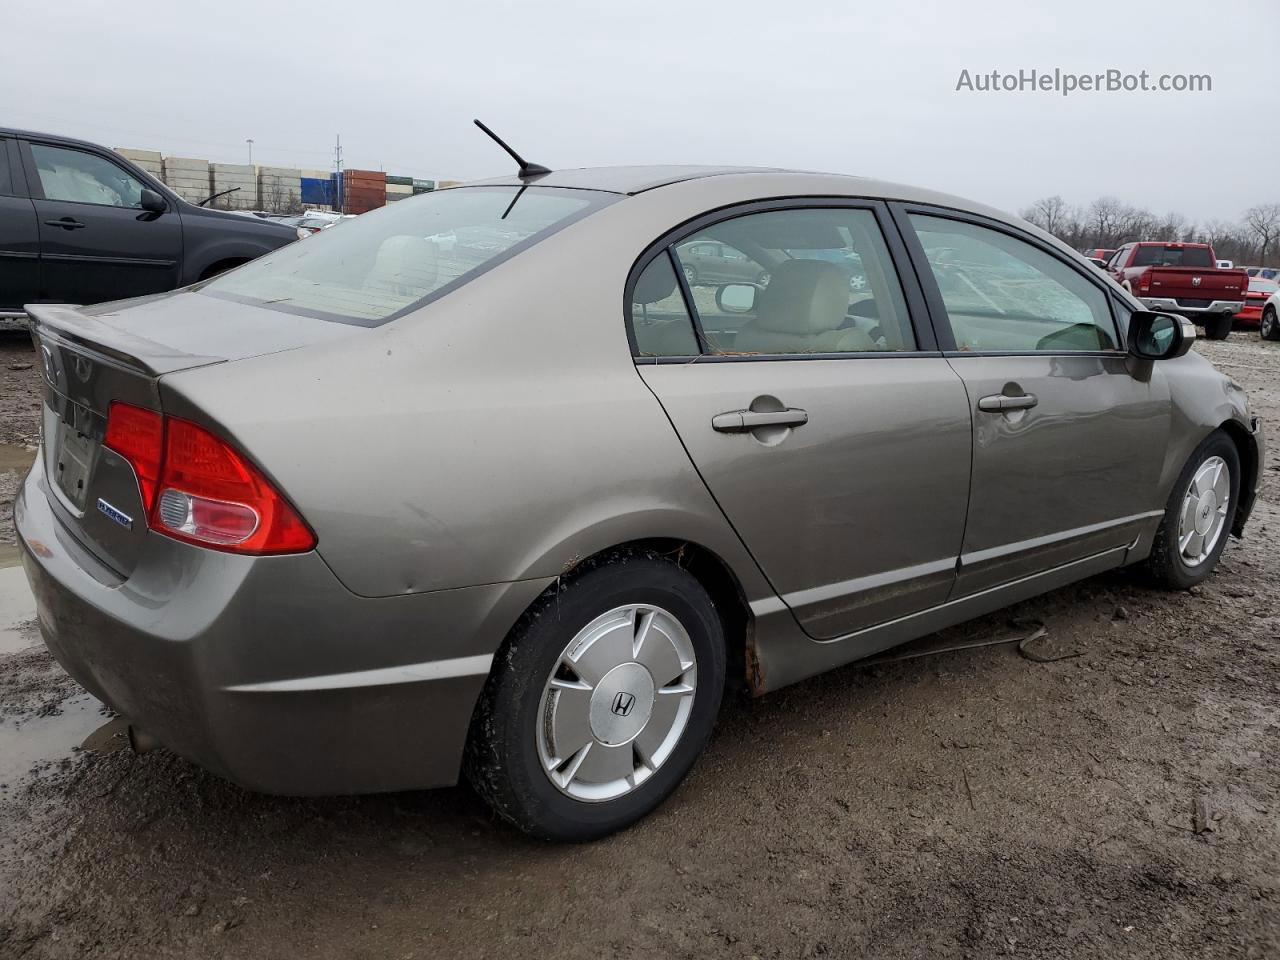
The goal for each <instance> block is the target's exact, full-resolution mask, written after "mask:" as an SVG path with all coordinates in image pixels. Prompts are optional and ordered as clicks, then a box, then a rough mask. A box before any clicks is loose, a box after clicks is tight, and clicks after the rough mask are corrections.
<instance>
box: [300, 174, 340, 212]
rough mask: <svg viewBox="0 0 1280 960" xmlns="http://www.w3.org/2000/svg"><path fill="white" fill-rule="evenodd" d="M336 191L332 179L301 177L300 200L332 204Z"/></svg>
mask: <svg viewBox="0 0 1280 960" xmlns="http://www.w3.org/2000/svg"><path fill="white" fill-rule="evenodd" d="M336 195H337V191H336V190H335V189H334V186H333V179H332V178H330V179H328V180H321V179H319V178H318V177H316V178H313V177H303V178H302V202H303V203H315V204H323V205H324V206H333V205H334V200H335V198H336Z"/></svg>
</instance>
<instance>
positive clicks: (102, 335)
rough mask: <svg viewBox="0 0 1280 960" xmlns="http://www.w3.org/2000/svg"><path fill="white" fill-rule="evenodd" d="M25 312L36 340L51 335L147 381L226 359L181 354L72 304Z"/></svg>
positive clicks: (36, 305)
mask: <svg viewBox="0 0 1280 960" xmlns="http://www.w3.org/2000/svg"><path fill="white" fill-rule="evenodd" d="M24 309H25V310H26V311H27V316H28V317H30V318H31V333H32V335H33V336H34V337H36V338H37V339H43V338H44V337H45V336H46V335H51V336H53V337H54V338H56V339H58V340H62V341H64V342H66V343H68V344H70V345H72V346H74V347H77V348H80V349H83V350H87V351H89V352H91V353H95V354H97V355H98V356H100V357H102V358H103V359H104V360H108V361H111V362H113V363H115V364H117V365H120V366H124V367H128V368H129V369H130V370H133V371H136V372H137V373H140V374H142V375H143V376H145V377H148V378H150V379H155V378H157V377H161V376H164V375H165V374H166V373H173V372H174V371H176V370H186V369H188V368H190V367H202V366H206V365H208V364H211V363H222V362H223V361H224V360H225V359H226V358H225V357H204V356H200V355H198V354H192V353H183V352H182V351H181V350H176V349H174V348H173V347H169V346H165V345H164V344H162V343H156V342H155V341H154V340H148V339H146V338H145V337H140V336H138V335H137V334H136V333H130V332H129V331H127V330H121V329H120V328H119V327H117V326H114V325H113V324H111V322H110V316H111V315H110V314H104V315H103V316H100V317H91V316H88V315H86V314H84V313H81V312H80V310H79V308H78V307H76V306H74V305H72V304H67V303H30V304H27V305H26V307H25V308H24Z"/></svg>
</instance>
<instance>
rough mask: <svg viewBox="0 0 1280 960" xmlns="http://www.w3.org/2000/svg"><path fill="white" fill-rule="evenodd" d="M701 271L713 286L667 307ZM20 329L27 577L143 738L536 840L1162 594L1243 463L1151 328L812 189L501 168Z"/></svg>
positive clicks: (935, 206)
mask: <svg viewBox="0 0 1280 960" xmlns="http://www.w3.org/2000/svg"><path fill="white" fill-rule="evenodd" d="M711 245H715V249H716V251H717V256H719V257H721V258H722V259H726V260H732V261H733V262H734V263H735V264H736V265H737V266H738V273H737V274H736V275H735V276H736V277H741V279H735V278H729V282H711V281H708V280H706V279H705V278H703V279H699V281H698V282H697V283H694V284H691V283H690V282H689V276H690V273H691V272H690V271H687V270H686V269H685V267H686V266H688V265H689V264H688V263H686V260H689V259H690V258H692V257H696V256H697V254H696V253H690V251H692V250H697V249H703V250H705V249H708V248H709V247H710V246H711ZM851 265H853V266H851ZM851 271H852V272H856V273H857V275H858V276H859V277H861V278H862V282H861V283H853V282H851V280H850V277H851V276H852V275H853V273H852V272H851ZM692 275H693V276H695V277H696V276H697V267H696V266H695V268H694V270H693V271H692ZM29 309H30V314H31V317H32V321H33V323H32V329H33V335H34V337H35V340H36V342H37V344H38V347H39V351H40V356H41V358H42V362H43V364H44V370H45V384H44V400H45V405H44V413H43V416H44V424H43V428H44V429H43V444H42V449H41V455H40V457H39V458H38V462H37V463H36V465H35V467H34V468H33V469H32V472H31V474H30V476H28V477H27V479H26V482H25V486H24V488H23V490H22V493H21V496H20V498H19V500H18V502H17V506H16V511H15V512H16V523H17V527H18V531H19V533H20V536H21V542H22V544H23V547H24V562H25V565H26V569H27V573H28V576H29V577H30V580H31V583H32V585H33V587H34V589H35V593H36V597H37V601H38V606H39V618H40V626H41V629H42V631H43V633H44V637H45V640H46V642H47V643H48V645H49V648H50V649H51V650H52V651H53V653H54V655H55V656H56V657H57V658H58V660H59V661H60V662H61V663H62V664H63V665H64V666H65V667H66V669H67V670H68V671H69V672H70V673H71V674H72V675H73V676H74V677H76V678H77V679H78V680H79V681H80V682H81V683H83V684H84V686H86V687H87V688H88V689H89V690H91V691H92V692H93V693H94V694H95V695H97V696H98V697H100V698H101V699H102V700H103V701H105V702H106V703H108V704H109V705H110V706H111V707H112V708H114V709H115V710H116V711H118V712H119V713H120V714H121V715H122V716H123V717H125V718H127V719H128V721H129V722H130V723H131V724H132V725H133V727H134V730H135V740H136V741H137V743H138V744H140V745H146V744H149V743H159V744H162V745H164V746H166V747H168V748H170V749H172V750H174V751H177V752H178V753H180V754H182V755H183V756H186V757H188V758H190V759H191V760H193V761H195V762H197V763H200V764H203V765H205V766H206V767H208V768H210V769H211V770H214V771H216V772H217V773H219V774H221V775H223V776H225V777H228V778H230V779H232V780H234V781H236V782H238V783H241V784H243V785H244V786H246V787H249V788H252V789H255V790H262V791H269V792H275V793H290V794H319V793H350V792H358V791H384V790H404V789H415V788H422V787H432V786H439V785H445V784H452V783H454V782H456V781H457V779H458V777H459V776H460V775H461V774H463V773H465V774H466V775H467V776H468V777H469V778H470V780H471V782H472V783H474V784H475V786H476V787H477V789H478V790H479V792H480V793H481V795H483V796H484V797H485V798H486V799H487V800H488V801H489V802H490V803H491V804H492V805H493V807H494V809H495V810H497V811H498V813H499V814H501V815H502V816H503V817H505V818H507V819H508V820H510V821H511V822H513V823H514V824H516V825H518V826H519V827H521V828H523V829H525V830H527V831H530V832H531V833H534V834H537V835H539V836H544V837H551V838H560V839H585V838H590V837H595V836H600V835H602V834H605V833H607V832H609V831H612V830H616V829H618V828H620V827H623V826H626V825H627V824H630V823H632V822H634V821H635V820H637V819H638V818H640V817H641V816H643V815H644V814H646V813H648V812H649V811H651V810H653V809H654V808H655V807H656V806H658V804H660V803H661V802H662V801H663V799H664V798H666V797H667V796H668V795H669V794H670V793H671V792H672V791H673V790H674V789H675V788H676V786H677V785H678V784H679V783H680V781H681V779H682V778H683V777H684V776H685V774H686V773H687V772H688V771H689V769H690V767H691V766H692V765H693V763H694V761H695V760H696V758H697V756H698V754H699V753H700V752H701V751H702V749H703V747H704V745H705V744H706V742H707V738H708V736H709V735H710V733H711V729H712V726H713V723H714V721H715V717H716V713H717V711H718V709H719V706H720V701H721V696H722V692H723V691H724V689H725V687H726V684H728V685H729V686H731V687H735V688H740V687H745V688H747V689H748V690H749V691H750V692H751V693H752V694H762V693H765V692H767V691H769V690H773V689H776V688H778V687H781V686H783V685H785V684H789V683H793V682H795V681H797V680H801V679H803V678H805V677H808V676H811V675H813V674H815V673H818V672H820V671H823V670H827V669H830V668H832V667H835V666H838V665H841V664H845V663H848V662H850V661H853V660H857V659H859V658H862V657H866V656H868V655H870V654H874V653H876V652H877V651H880V650H883V649H885V648H886V647H890V646H892V645H894V644H898V643H902V642H904V641H906V640H910V639H912V638H914V637H919V636H921V635H923V634H927V633H929V632H931V631H934V630H937V629H939V628H941V627H944V626H947V625H949V624H954V623H956V622H958V621H961V620H964V619H966V618H969V617H973V616H975V615H978V614H982V613H985V612H987V611H990V610H993V609H995V608H998V607H1001V606H1003V605H1006V604H1009V603H1013V602H1015V601H1018V600H1022V599H1024V598H1026V597H1029V596H1032V595H1034V594H1037V593H1040V592H1043V591H1046V590H1051V589H1053V588H1055V587H1059V586H1061V585H1063V584H1066V583H1069V582H1071V581H1074V580H1078V579H1080V578H1082V577H1087V576H1089V575H1091V574H1095V573H1098V572H1100V571H1103V570H1107V569H1109V568H1112V567H1118V566H1122V565H1125V564H1134V563H1138V562H1145V563H1146V564H1147V565H1148V567H1149V569H1150V571H1151V574H1152V578H1153V580H1154V581H1155V582H1156V583H1158V584H1161V585H1164V586H1167V587H1173V588H1180V587H1187V586H1189V585H1191V584H1194V583H1197V582H1199V581H1200V580H1202V579H1203V578H1204V577H1206V576H1208V575H1209V573H1210V572H1211V571H1212V570H1213V568H1214V565H1215V564H1216V563H1217V560H1218V557H1219V555H1220V554H1221V552H1222V550H1223V549H1224V547H1225V545H1226V543H1227V540H1228V536H1229V534H1232V533H1234V534H1236V535H1240V534H1241V533H1242V532H1243V529H1244V525H1245V522H1246V520H1247V518H1248V516H1249V512H1250V509H1251V508H1252V505H1253V499H1254V490H1255V486H1256V484H1257V477H1258V464H1259V463H1260V462H1261V460H1262V432H1261V430H1260V428H1259V425H1258V422H1257V418H1256V417H1255V416H1253V415H1252V413H1251V412H1250V409H1249V404H1248V401H1247V399H1246V397H1245V395H1244V393H1243V391H1242V390H1241V389H1240V387H1239V386H1238V385H1237V384H1235V383H1234V382H1233V381H1232V380H1231V379H1229V378H1228V377H1226V376H1224V375H1222V374H1221V373H1219V372H1218V371H1216V370H1215V369H1214V368H1213V367H1212V366H1211V365H1210V364H1209V363H1208V362H1207V361H1206V360H1204V359H1203V358H1202V357H1200V356H1198V355H1197V354H1196V353H1194V352H1188V349H1189V347H1190V345H1191V341H1192V339H1193V338H1194V330H1193V328H1191V327H1190V326H1189V325H1188V324H1187V323H1185V322H1183V321H1181V320H1180V319H1178V318H1176V317H1169V316H1163V315H1159V314H1153V313H1149V312H1145V311H1144V310H1143V307H1142V304H1140V303H1139V302H1137V301H1136V300H1134V299H1133V298H1132V297H1130V296H1129V295H1128V294H1126V293H1125V292H1124V291H1123V290H1121V289H1120V288H1119V287H1118V286H1116V285H1115V284H1114V283H1112V282H1111V281H1110V280H1109V279H1108V278H1106V277H1105V276H1103V275H1102V274H1101V273H1100V272H1099V271H1098V270H1097V269H1095V268H1094V267H1093V266H1092V265H1091V264H1090V263H1089V261H1087V260H1086V259H1084V258H1083V257H1081V256H1079V255H1078V254H1076V253H1075V252H1073V251H1072V250H1069V249H1067V248H1066V247H1064V246H1063V245H1062V244H1061V243H1059V242H1057V241H1056V240H1054V239H1052V238H1051V237H1049V236H1047V235H1045V234H1044V233H1042V232H1040V231H1038V230H1036V229H1035V228H1033V227H1031V226H1030V225H1028V224H1026V223H1023V222H1021V221H1019V220H1016V219H1012V218H1009V217H1007V216H1005V215H1002V214H1000V213H998V212H996V211H994V210H990V209H987V208H984V207H981V206H979V205H976V204H973V203H969V202H966V201H964V200H960V199H957V198H955V197H949V196H944V195H940V194H936V193H932V192H929V191H925V190H918V189H913V188H909V187H903V186H897V185H893V184H888V183H879V182H875V181H871V180H864V179H858V178H852V177H843V176H828V175H819V174H808V173H805V174H802V173H791V172H785V171H777V170H746V169H719V168H700V167H669V168H617V169H595V170H592V169H587V170H572V171H563V172H554V173H550V172H547V173H536V172H532V171H526V175H525V176H523V177H521V176H516V177H511V178H507V179H500V180H496V181H491V182H485V183H477V184H471V185H466V186H462V187H458V188H453V189H449V190H443V191H439V192H437V193H433V194H426V195H422V196H418V197H414V198H412V199H409V200H405V201H402V202H399V203H396V204H393V205H390V206H389V207H387V208H385V209H382V210H378V211H376V212H373V213H370V214H366V215H364V216H361V217H359V218H356V219H354V220H350V221H347V222H345V223H344V224H343V225H342V226H341V228H339V229H336V230H330V231H325V232H323V233H320V234H318V235H316V236H314V237H312V238H310V239H308V240H306V241H304V242H301V243H296V244H292V245H289V246H287V247H284V248H282V249H280V250H277V251H274V252H273V253H270V254H268V255H266V256H264V257H262V258H261V259H259V260H257V261H255V262H253V263H250V264H247V265H245V266H243V267H240V268H238V269H236V270H233V271H231V272H229V273H226V274H224V275H222V276H219V277H217V278H215V279H213V280H211V281H208V282H204V283H201V284H197V285H195V286H192V287H188V288H185V289H183V290H179V291H176V292H173V293H169V294H162V295H156V296H152V297H147V298H144V299H139V300H133V301H124V302H119V303H112V304H105V305H100V306H96V307H74V306H52V305H47V304H45V305H32V306H31V307H30V308H29Z"/></svg>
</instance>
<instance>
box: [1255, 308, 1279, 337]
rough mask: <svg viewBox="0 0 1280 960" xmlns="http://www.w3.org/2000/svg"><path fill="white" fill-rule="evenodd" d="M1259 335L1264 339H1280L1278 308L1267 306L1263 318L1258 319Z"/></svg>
mask: <svg viewBox="0 0 1280 960" xmlns="http://www.w3.org/2000/svg"><path fill="white" fill-rule="evenodd" d="M1258 336H1260V337H1262V339H1263V340H1280V319H1277V317H1276V308H1275V307H1267V309H1265V310H1263V311H1262V319H1261V320H1260V321H1258Z"/></svg>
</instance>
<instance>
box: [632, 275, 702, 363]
mask: <svg viewBox="0 0 1280 960" xmlns="http://www.w3.org/2000/svg"><path fill="white" fill-rule="evenodd" d="M672 296H678V294H676V274H675V271H674V270H672V269H671V264H670V262H669V261H667V260H666V258H665V256H663V257H661V258H660V259H659V260H658V261H655V263H653V264H652V265H651V266H650V267H649V268H648V269H646V270H645V271H644V273H642V274H641V275H640V279H639V280H637V281H636V288H635V291H634V293H633V294H632V297H631V299H632V300H633V301H634V302H635V303H637V304H639V305H640V307H641V320H642V322H638V323H636V324H635V335H636V346H637V348H639V351H640V353H641V355H643V356H650V357H680V356H688V357H691V356H695V355H696V354H697V353H698V341H697V339H696V338H695V337H694V335H693V329H692V327H691V326H690V324H689V319H688V317H687V316H685V315H684V313H683V311H684V304H683V300H681V301H680V305H679V308H678V309H679V311H680V313H679V314H678V315H677V316H675V317H670V318H668V317H666V316H665V315H664V314H663V313H661V312H659V313H656V314H655V315H654V316H652V317H651V316H650V315H649V308H650V307H652V306H654V305H655V304H659V303H662V302H663V301H664V300H666V299H667V298H668V297H672Z"/></svg>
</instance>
